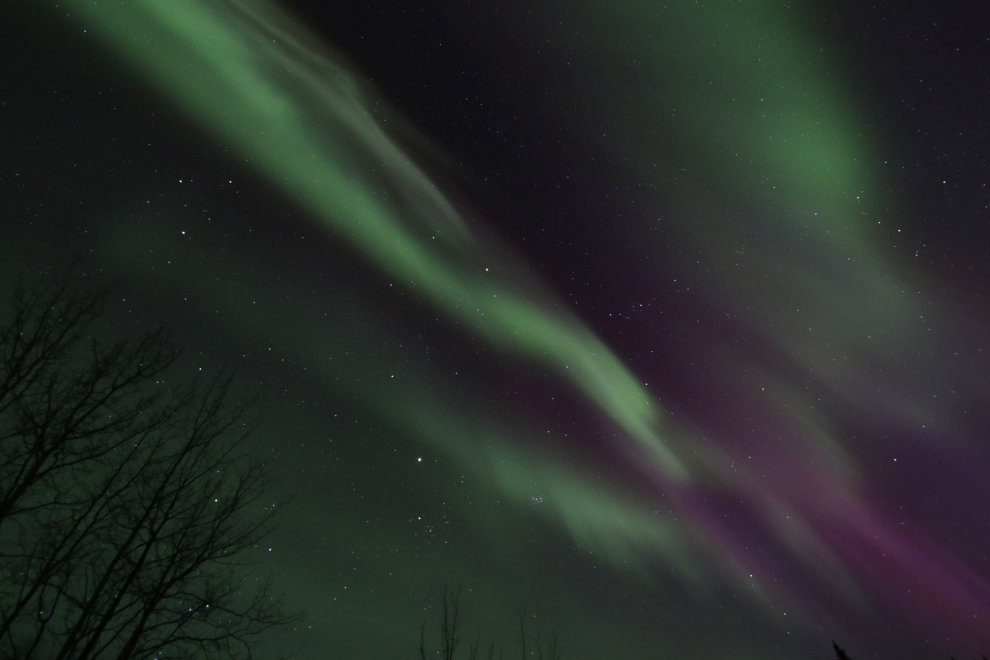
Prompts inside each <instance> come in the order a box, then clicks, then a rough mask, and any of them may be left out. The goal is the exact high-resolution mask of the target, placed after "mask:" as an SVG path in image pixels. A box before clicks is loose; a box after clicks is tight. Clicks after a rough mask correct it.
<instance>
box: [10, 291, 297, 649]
mask: <svg viewBox="0 0 990 660" xmlns="http://www.w3.org/2000/svg"><path fill="white" fill-rule="evenodd" d="M110 292H111V289H109V288H86V287H85V286H83V284H82V283H81V282H80V281H73V280H72V279H71V278H63V279H59V278H49V279H47V280H44V281H42V282H40V283H39V284H37V285H34V286H20V287H18V289H17V291H16V292H15V294H14V295H13V297H12V298H11V301H10V304H9V307H8V314H7V318H6V319H4V321H3V322H2V323H0V657H3V658H10V659H11V660H16V659H21V658H24V659H26V658H31V659H39V660H40V659H51V660H103V659H105V658H116V659H117V660H125V659H131V658H151V657H154V658H158V659H161V660H165V659H167V658H180V657H181V658H192V657H205V658H215V657H225V658H227V657H233V658H250V657H253V652H254V651H255V649H256V645H257V641H258V638H259V635H260V634H261V633H263V632H264V631H266V630H268V629H270V628H272V627H273V626H278V625H283V624H287V623H289V622H291V621H294V620H297V618H298V617H296V616H288V615H284V614H283V613H282V611H281V606H280V602H279V600H278V599H277V598H275V597H274V596H273V594H272V589H271V585H270V584H269V582H267V581H264V580H258V579H257V578H254V577H253V576H251V575H250V573H249V572H248V566H249V563H248V562H245V561H244V559H245V554H246V553H247V551H248V550H249V549H251V548H253V547H255V545H256V544H257V543H258V541H259V540H260V539H261V538H263V537H264V536H265V534H266V533H267V532H269V531H270V530H271V528H272V526H273V523H274V517H273V516H274V505H273V504H272V503H271V502H270V501H269V500H268V499H265V498H264V495H265V493H266V491H267V489H268V487H269V485H270V476H269V473H268V471H267V470H266V469H265V466H264V463H263V462H262V461H261V460H259V459H257V458H251V457H250V456H249V455H248V453H247V451H246V447H245V439H246V437H247V434H248V432H249V431H250V429H251V424H249V423H248V421H247V420H246V412H247V407H248V406H249V404H250V403H251V402H252V399H247V400H242V401H240V402H236V403H232V402H231V399H232V398H233V395H232V389H231V387H232V381H231V379H230V377H225V376H222V375H218V376H215V377H213V378H211V379H208V380H206V381H205V382H204V381H199V380H195V379H193V380H188V381H185V382H183V381H181V379H178V378H176V377H175V376H174V374H173V373H172V372H173V370H174V368H175V367H176V365H177V360H178V358H179V352H178V351H177V350H176V349H175V347H174V346H173V344H172V342H171V341H170V338H169V337H168V335H167V334H166V333H165V332H164V331H162V330H158V331H155V332H152V333H150V334H148V335H146V336H143V337H139V338H136V339H132V340H125V341H116V342H110V343H106V342H102V341H100V340H98V339H97V338H96V337H95V336H94V335H95V333H96V331H97V326H98V321H99V320H100V319H101V314H102V313H103V311H104V308H105V304H106V302H107V297H108V295H109V294H110Z"/></svg>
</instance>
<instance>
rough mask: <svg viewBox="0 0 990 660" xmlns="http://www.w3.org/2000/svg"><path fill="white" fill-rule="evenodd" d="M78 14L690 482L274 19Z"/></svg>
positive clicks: (199, 7)
mask: <svg viewBox="0 0 990 660" xmlns="http://www.w3.org/2000/svg"><path fill="white" fill-rule="evenodd" d="M70 4H71V5H72V6H74V7H75V8H76V11H78V12H80V13H82V14H84V16H85V22H86V24H87V25H88V26H91V27H94V28H96V29H97V30H98V31H99V33H100V34H101V35H102V37H103V38H104V39H106V41H107V43H108V45H109V46H111V47H112V48H113V49H115V50H116V51H117V52H118V54H119V55H120V56H121V57H123V58H124V59H125V60H126V61H128V62H130V63H132V64H133V65H134V66H135V67H136V68H137V69H138V70H139V72H140V73H141V74H142V75H143V76H145V77H146V78H148V79H149V80H151V81H153V82H154V84H155V85H157V86H158V87H159V88H160V89H161V90H163V91H164V92H165V93H166V94H167V95H168V96H169V97H170V98H172V99H173V100H174V102H175V103H176V105H178V106H179V107H181V108H183V109H184V110H185V111H186V112H187V113H188V115H189V116H190V118H191V119H192V120H193V121H195V122H196V123H198V124H200V125H201V126H202V127H203V128H204V129H205V130H207V131H208V132H210V133H212V134H214V135H215V136H217V137H218V138H219V139H220V141H221V143H222V144H224V145H225V146H229V147H231V148H232V149H233V150H234V151H235V152H236V153H238V154H240V156H241V157H243V158H245V159H247V160H248V161H249V162H250V163H251V164H252V165H253V166H254V167H255V168H256V169H257V170H258V171H259V172H260V173H262V174H263V175H264V176H265V177H266V178H267V179H268V180H270V181H271V182H272V183H274V184H275V185H277V186H278V187H280V188H281V189H282V190H283V191H284V192H285V193H286V194H287V195H288V196H289V197H291V198H292V199H294V200H295V201H296V202H298V203H299V204H300V205H302V206H304V207H305V208H307V209H309V211H310V212H312V213H313V214H314V215H315V216H316V217H318V218H319V219H320V220H322V221H323V222H324V223H325V225H326V226H327V227H328V228H330V229H332V230H333V231H334V232H336V233H338V234H340V235H342V236H344V237H346V238H347V239H348V240H350V241H351V242H352V244H353V245H354V246H355V247H356V248H358V249H359V250H361V251H362V252H363V253H364V254H365V256H366V257H367V258H368V259H370V260H372V261H373V262H375V263H376V264H377V265H378V267H379V268H381V269H382V270H383V271H385V272H387V273H389V274H390V275H393V276H395V278H396V280H397V281H398V282H399V283H401V284H403V285H405V286H406V287H408V288H410V289H412V290H414V291H415V292H417V293H418V294H419V295H420V296H421V297H422V298H423V299H424V300H425V301H426V302H427V303H429V304H432V305H435V306H436V307H438V308H440V309H441V310H443V311H444V312H446V313H447V314H448V315H449V316H450V317H452V318H453V319H454V320H455V321H457V322H459V323H461V324H465V325H467V326H468V327H469V328H470V329H471V330H472V331H473V332H474V333H476V334H477V335H480V336H481V337H483V338H485V339H486V340H488V341H489V342H490V343H491V344H493V345H495V346H497V347H499V348H501V349H503V350H507V351H511V352H514V353H516V354H519V355H521V356H524V357H526V358H529V359H532V360H535V361H539V362H542V363H545V364H547V365H550V366H551V367H552V368H554V369H556V370H557V371H558V372H559V373H560V374H561V375H563V376H564V377H565V378H567V379H568V380H570V381H571V382H572V383H573V384H574V385H575V386H576V387H577V388H579V390H580V391H582V392H584V393H585V394H586V395H587V396H589V397H590V399H591V400H593V401H594V402H596V403H597V404H598V406H600V408H601V409H602V410H603V411H605V412H606V413H607V414H608V415H609V416H610V417H611V418H612V419H613V420H614V421H615V422H616V423H617V424H618V425H619V426H621V427H622V428H623V429H624V430H625V431H626V432H627V433H628V435H629V436H630V437H631V438H633V439H634V440H635V441H636V444H637V446H638V447H639V448H640V449H639V450H638V453H639V454H640V456H641V458H642V459H643V460H644V462H646V463H649V464H652V465H653V466H655V467H656V468H658V469H659V470H660V471H661V473H662V474H663V475H664V476H665V477H666V478H667V479H671V480H674V481H677V482H682V481H684V480H686V479H687V478H688V474H687V470H686V469H685V467H684V466H683V465H682V463H681V462H680V460H679V459H678V458H677V457H676V456H675V455H674V453H673V451H672V450H671V448H670V447H669V446H668V445H667V444H666V442H665V441H664V440H663V439H661V437H660V432H661V429H660V424H659V421H658V413H657V405H656V404H655V403H654V402H653V401H652V400H651V397H650V395H649V394H648V392H647V391H646V390H645V389H644V388H643V387H642V386H641V385H640V384H639V383H638V382H637V381H636V379H635V378H634V377H633V376H632V374H631V373H630V372H629V371H628V370H627V369H626V368H625V367H624V366H623V365H622V364H621V363H620V361H619V360H618V359H617V358H616V357H615V355H614V354H612V353H611V352H610V351H609V350H608V349H607V348H606V347H605V346H604V344H602V343H601V341H599V340H598V339H597V338H596V337H595V336H594V334H593V333H592V332H591V331H590V330H588V329H587V328H586V327H584V326H583V325H581V324H580V322H578V321H577V320H576V319H575V318H573V317H572V316H571V315H569V314H567V313H565V312H561V311H559V310H558V309H555V305H554V302H553V301H552V300H550V299H549V298H548V297H547V296H544V295H542V294H540V293H539V287H538V283H537V282H533V281H531V280H530V281H528V282H527V280H526V278H525V277H523V276H521V274H520V273H519V272H506V273H505V275H506V276H504V277H503V276H500V275H499V274H498V273H499V272H500V271H503V272H504V271H507V270H509V269H508V268H507V267H506V265H505V260H504V259H502V258H498V259H497V260H496V258H497V257H498V255H494V254H492V253H491V252H490V251H488V250H486V248H485V246H484V245H482V244H481V243H480V242H479V241H478V240H477V239H476V238H475V237H474V236H473V235H472V233H471V232H470V230H469V229H468V228H467V227H466V225H465V224H464V222H463V220H462V218H461V217H460V216H459V215H458V213H457V211H456V210H455V209H454V208H453V207H452V206H451V205H450V203H449V202H448V201H447V200H446V199H445V198H444V197H443V196H442V195H441V194H440V193H439V192H438V191H437V190H436V188H435V187H434V186H433V184H432V183H431V182H430V181H429V179H427V177H426V176H425V175H424V174H423V173H422V172H421V171H420V170H419V169H418V168H417V167H416V166H415V165H414V164H413V163H412V162H411V161H410V160H409V159H408V158H407V157H406V156H405V155H404V154H403V153H402V152H401V150H400V149H399V147H398V146H397V145H396V144H395V143H394V142H393V141H392V140H391V139H390V138H389V136H388V135H387V134H386V133H385V132H384V131H383V130H382V128H381V127H380V126H379V124H378V123H377V122H376V120H375V119H374V117H373V116H372V114H371V112H370V111H369V104H367V103H366V102H365V97H366V96H367V95H368V94H370V92H367V91H364V90H362V89H361V86H360V85H359V84H358V82H357V81H356V80H355V79H354V78H353V77H352V76H350V75H349V74H348V73H347V72H346V71H345V70H344V69H342V68H341V67H340V66H338V65H336V64H335V63H334V62H333V60H332V58H331V57H329V56H327V55H325V54H323V53H324V52H325V49H324V48H323V47H321V46H319V45H318V43H317V42H316V40H315V39H314V38H312V37H310V36H309V35H306V34H304V33H302V32H301V31H300V30H299V29H298V28H297V27H295V26H290V23H289V21H288V20H287V19H286V17H285V16H283V15H282V14H281V13H280V12H278V11H277V10H276V8H275V7H274V6H273V5H271V4H269V3H267V2H264V1H261V0H259V1H257V2H238V1H236V0H230V1H229V2H224V3H220V2H206V1H203V0H141V1H135V2H128V3H124V4H120V3H117V2H110V1H108V0H97V1H95V2H94V1H93V0H72V2H71V3H70ZM486 263H488V264H490V266H489V267H490V268H491V271H490V270H488V269H487V268H485V267H484V266H485V264H486ZM492 271H495V272H492ZM510 277H512V278H514V279H513V280H512V282H513V283H510V279H509V278H510ZM518 281H523V282H527V283H526V286H527V287H528V289H529V290H527V291H520V290H519V288H518V286H516V285H515V284H514V282H518Z"/></svg>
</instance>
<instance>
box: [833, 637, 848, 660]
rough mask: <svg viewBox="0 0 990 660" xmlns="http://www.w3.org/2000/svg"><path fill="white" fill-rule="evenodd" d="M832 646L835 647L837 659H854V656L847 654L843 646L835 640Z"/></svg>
mask: <svg viewBox="0 0 990 660" xmlns="http://www.w3.org/2000/svg"><path fill="white" fill-rule="evenodd" d="M832 647H833V648H834V649H835V657H836V659H837V660H852V658H850V657H849V656H848V655H846V652H845V651H844V650H842V647H841V646H839V645H838V644H836V643H835V640H832Z"/></svg>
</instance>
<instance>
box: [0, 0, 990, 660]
mask: <svg viewBox="0 0 990 660" xmlns="http://www.w3.org/2000/svg"><path fill="white" fill-rule="evenodd" d="M329 5H332V6H329ZM0 11H2V12H3V16H4V22H3V24H4V30H5V33H4V34H5V39H4V45H3V47H2V48H3V60H2V61H3V66H4V69H3V70H4V80H7V81H8V84H7V86H6V87H7V88H6V89H5V90H4V91H2V92H0V101H2V103H3V105H2V106H0V110H2V113H3V117H4V119H3V122H2V129H0V130H2V132H3V133H2V134H3V136H4V137H3V140H2V145H0V149H2V153H3V161H2V163H3V170H2V172H0V214H2V215H0V221H2V225H0V232H2V233H0V240H2V243H0V245H2V250H3V255H4V260H3V266H2V268H3V275H4V279H3V281H4V282H11V281H13V279H14V278H15V276H16V275H17V274H19V273H22V272H38V271H46V272H47V271H51V270H57V269H58V268H61V267H63V266H64V265H65V264H66V263H68V262H69V261H70V260H71V259H72V258H73V257H74V256H81V257H82V258H83V259H84V262H83V263H84V264H85V267H86V268H88V269H92V270H93V271H94V272H96V271H98V272H100V273H103V274H104V275H105V276H107V277H111V278H118V279H120V280H121V281H122V282H123V287H124V289H123V290H124V291H125V292H126V295H125V296H123V298H122V300H121V302H120V306H119V309H115V314H116V315H115V316H114V323H115V324H116V325H115V326H114V328H113V330H114V331H118V332H119V331H121V330H123V331H130V330H134V329H141V328H145V327H149V326H151V325H154V324H157V323H159V322H161V321H163V320H164V321H166V322H167V323H168V324H169V325H170V326H171V327H173V328H174V329H175V332H176V334H177V336H178V337H179V338H180V339H181V340H182V341H183V342H184V343H185V344H186V346H187V352H186V355H187V357H186V363H187V367H188V368H189V369H190V370H193V369H199V368H201V367H202V368H207V369H210V368H216V367H217V366H218V365H220V364H221V363H224V364H227V365H232V366H234V367H236V368H237V370H238V372H239V373H240V374H241V377H242V379H244V380H245V381H246V382H248V383H255V382H257V383H259V384H262V385H264V387H265V389H264V393H263V396H262V399H261V402H260V404H259V413H260V414H261V416H262V417H263V419H264V420H265V422H264V424H263V426H262V429H261V430H260V431H259V433H258V435H257V441H258V443H259V445H260V447H261V448H263V449H265V450H266V451H271V452H274V454H275V455H276V456H277V458H276V459H275V460H274V461H273V464H274V466H275V467H274V469H275V470H276V472H277V473H278V476H279V486H278V492H279V494H280V497H291V501H290V504H289V505H288V506H286V507H285V509H284V516H285V521H284V524H283V525H282V527H281V528H280V529H279V530H278V532H277V533H276V534H275V535H274V536H273V537H272V538H271V540H270V546H271V548H270V551H269V552H268V553H266V555H265V556H264V557H263V559H264V562H263V566H264V568H265V569H266V570H268V571H270V572H273V573H274V574H275V576H276V579H277V580H278V583H279V585H280V586H281V587H282V588H283V589H284V590H285V592H286V594H287V599H288V601H289V603H290V604H291V605H292V606H294V607H301V608H305V610H306V611H307V619H306V622H305V624H304V625H303V626H301V627H300V628H299V629H293V630H289V631H286V632H285V634H284V635H283V636H282V637H280V638H279V639H277V640H271V646H272V649H271V650H272V651H273V652H275V651H278V650H293V649H297V648H298V649H300V650H299V656H298V657H300V658H305V659H308V658H335V657H340V658H382V657H413V656H414V655H415V653H416V644H417V643H418V634H419V625H420V621H421V620H423V619H425V620H426V621H427V623H428V625H429V626H433V625H434V623H435V621H436V617H437V597H438V596H439V594H440V590H441V585H442V583H443V580H444V579H447V580H449V581H451V582H452V583H460V584H462V585H463V587H464V596H463V603H464V607H465V616H466V621H467V622H468V626H469V628H468V630H469V631H470V634H472V635H473V634H474V630H475V626H476V625H477V626H478V628H479V629H480V630H481V631H482V635H485V636H487V635H488V634H489V633H493V634H494V635H495V638H496V639H497V640H500V642H501V643H502V644H503V645H504V647H503V648H504V651H505V653H506V655H507V657H515V655H514V654H517V653H518V649H517V647H516V646H515V640H516V637H515V634H516V633H515V632H514V627H513V626H514V616H515V608H517V607H519V606H520V605H521V604H522V605H523V606H525V607H526V608H527V611H528V612H529V613H530V614H532V615H534V619H533V625H534V626H537V625H541V626H544V627H546V629H549V628H550V627H553V628H555V629H556V630H557V631H558V632H559V633H560V635H561V648H562V651H563V654H564V656H565V657H567V658H576V659H580V658H589V659H590V658H596V657H600V658H610V657H615V658H618V657H629V658H697V657H705V658H707V657H725V656H729V655H731V656H732V657H741V658H781V659H783V658H797V657H809V658H811V657H814V658H830V657H832V651H831V640H833V639H834V640H836V641H838V642H839V644H840V645H841V646H843V647H844V648H846V649H847V650H848V651H849V653H850V655H851V656H852V657H854V658H858V659H859V658H864V657H876V658H907V659H914V658H917V659H919V660H920V659H922V658H944V657H948V656H949V655H950V654H954V655H956V656H957V657H970V656H974V655H978V654H980V653H988V652H990V563H988V556H987V547H988V542H990V518H988V516H987V514H986V511H987V510H990V506H988V505H990V487H988V486H987V484H988V481H987V478H986V475H987V473H988V470H990V438H988V437H987V428H988V421H990V415H988V408H987V402H988V389H987V388H988V376H990V360H988V357H990V355H988V352H990V344H987V341H986V340H987V330H988V327H990V326H988V322H990V305H988V300H987V294H988V287H987V283H988V282H990V279H988V278H990V269H988V268H987V266H986V264H987V263H990V262H988V261H987V259H988V257H990V255H988V254H987V250H986V248H985V245H986V242H985V239H986V229H985V225H986V222H987V221H988V220H990V217H988V213H990V189H988V184H990V180H988V177H990V173H988V171H987V165H986V163H987V155H988V154H987V150H986V148H987V144H988V138H987V134H986V119H985V116H984V115H985V111H986V110H988V109H990V104H988V102H987V101H988V97H990V73H988V71H990V40H987V39H986V37H985V36H983V35H980V34H978V33H979V29H978V28H977V27H976V26H979V25H981V17H982V18H983V19H985V18H987V10H986V9H978V10H977V9H971V10H967V9H957V10H951V11H950V10H948V9H946V10H934V9H928V10H924V11H922V10H911V9H908V8H905V7H899V8H894V7H889V8H888V7H885V6H883V5H882V4H881V5H879V6H871V7H869V8H865V7H859V6H856V7H855V8H854V7H852V3H848V4H847V5H843V4H840V3H833V4H827V5H815V6H812V5H810V4H805V3H797V2H770V1H754V2H744V1H738V0H719V1H716V2H711V3H700V2H694V1H690V2H688V1H680V0H678V1H675V2H667V3H666V4H662V3H648V2H635V1H629V2H619V3H605V2H582V3H574V2H564V1H556V0H555V1H551V2H547V3H541V4H539V5H532V4H530V3H522V2H516V1H514V0H513V1H510V2H504V3H495V4H494V5H486V6H477V7H476V6H473V5H472V3H466V4H464V5H463V6H459V7H456V8H453V7H451V6H448V5H444V4H441V3H432V2H426V3H411V4H410V3H405V4H400V5H385V4H375V3H371V4H368V3H356V2H340V3H318V2H313V1H311V2H304V1H303V0H297V1H296V2H294V3H276V2H267V1H262V0H223V1H222V0H135V1H133V2H127V3H120V2H111V1H110V0H58V2H55V0H51V1H49V2H46V3H44V4H41V3H39V4H38V5H36V6H35V5H32V6H29V5H27V4H26V3H12V6H11V7H10V8H8V9H4V10H0ZM939 12H941V13H939ZM986 24H987V23H986V21H983V22H982V25H986ZM906 54H909V55H910V57H908V56H906ZM926 81H927V82H926ZM429 630H433V628H429Z"/></svg>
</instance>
